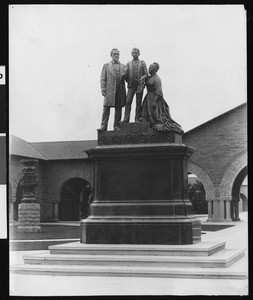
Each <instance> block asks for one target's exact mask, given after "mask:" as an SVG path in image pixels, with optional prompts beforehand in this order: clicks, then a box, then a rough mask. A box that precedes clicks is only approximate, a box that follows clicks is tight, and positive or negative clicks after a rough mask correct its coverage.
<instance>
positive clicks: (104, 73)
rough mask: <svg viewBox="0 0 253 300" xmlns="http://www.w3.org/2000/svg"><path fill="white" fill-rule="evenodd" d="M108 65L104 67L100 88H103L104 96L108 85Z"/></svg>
mask: <svg viewBox="0 0 253 300" xmlns="http://www.w3.org/2000/svg"><path fill="white" fill-rule="evenodd" d="M106 69H107V64H105V65H104V66H103V69H102V72H101V77H100V86H101V93H102V95H103V96H105V94H106V85H107V72H106Z"/></svg>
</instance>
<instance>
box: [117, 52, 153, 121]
mask: <svg viewBox="0 0 253 300" xmlns="http://www.w3.org/2000/svg"><path fill="white" fill-rule="evenodd" d="M131 54H132V57H133V60H132V61H130V62H128V63H127V64H126V68H125V71H124V78H125V79H126V81H127V88H128V91H127V97H126V108H125V115H124V119H123V121H122V123H128V122H129V119H130V112H131V105H132V101H133V97H134V94H135V93H136V109H135V122H138V121H139V118H140V116H141V101H142V95H143V89H144V81H145V79H146V78H147V77H148V70H147V66H146V63H145V61H143V60H139V55H140V50H139V49H137V48H133V49H132V52H131Z"/></svg>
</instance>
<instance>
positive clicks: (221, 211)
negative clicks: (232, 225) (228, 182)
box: [218, 199, 225, 222]
mask: <svg viewBox="0 0 253 300" xmlns="http://www.w3.org/2000/svg"><path fill="white" fill-rule="evenodd" d="M218 203H219V221H221V222H223V221H224V220H225V216H224V200H223V199H219V202H218Z"/></svg>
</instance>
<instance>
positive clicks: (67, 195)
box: [58, 178, 91, 221]
mask: <svg viewBox="0 0 253 300" xmlns="http://www.w3.org/2000/svg"><path fill="white" fill-rule="evenodd" d="M90 193H91V186H90V184H89V182H88V181H86V180H84V179H81V178H72V179H69V180H68V181H66V182H65V183H64V184H63V187H62V190H61V194H60V203H59V206H58V217H59V220H60V221H77V220H80V219H82V218H86V217H87V216H88V215H89V196H90Z"/></svg>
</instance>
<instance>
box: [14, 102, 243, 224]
mask: <svg viewBox="0 0 253 300" xmlns="http://www.w3.org/2000/svg"><path fill="white" fill-rule="evenodd" d="M183 143H184V144H187V145H189V146H192V147H194V148H195V149H196V151H195V152H194V154H193V156H192V157H191V159H190V160H189V164H188V171H189V173H191V174H195V175H196V176H197V177H198V179H199V180H200V181H201V182H202V183H203V185H204V188H205V193H206V200H207V201H208V221H230V220H231V219H233V220H238V219H239V201H240V199H241V202H243V204H242V205H241V206H242V207H243V210H247V191H246V190H245V187H244V188H243V189H242V183H243V181H244V179H245V177H246V176H247V105H246V103H244V104H242V105H240V106H237V107H235V108H234V109H232V110H229V111H227V112H226V113H224V114H222V115H219V116H217V117H216V118H214V119H211V120H209V121H208V122H205V123H204V124H201V125H200V126H197V127H196V128H194V129H192V130H190V131H188V132H186V133H185V134H184V135H183ZM96 146H97V141H96V140H92V141H65V142H41V143H29V142H28V141H24V140H22V139H20V138H18V137H15V136H10V159H9V214H10V215H9V220H10V221H17V220H18V204H19V203H21V200H22V189H21V187H20V180H21V178H22V176H23V173H22V167H23V165H22V163H21V162H20V161H21V160H22V159H25V158H33V159H37V160H38V162H37V170H38V175H39V184H38V187H37V188H36V198H37V200H38V202H39V203H40V207H41V210H40V213H41V221H42V222H52V221H71V220H79V219H80V218H85V217H86V216H87V215H88V213H89V210H88V201H89V195H90V193H91V190H92V187H93V174H94V164H93V161H92V160H90V159H88V158H87V155H86V153H85V150H88V149H91V148H94V147H96Z"/></svg>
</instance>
